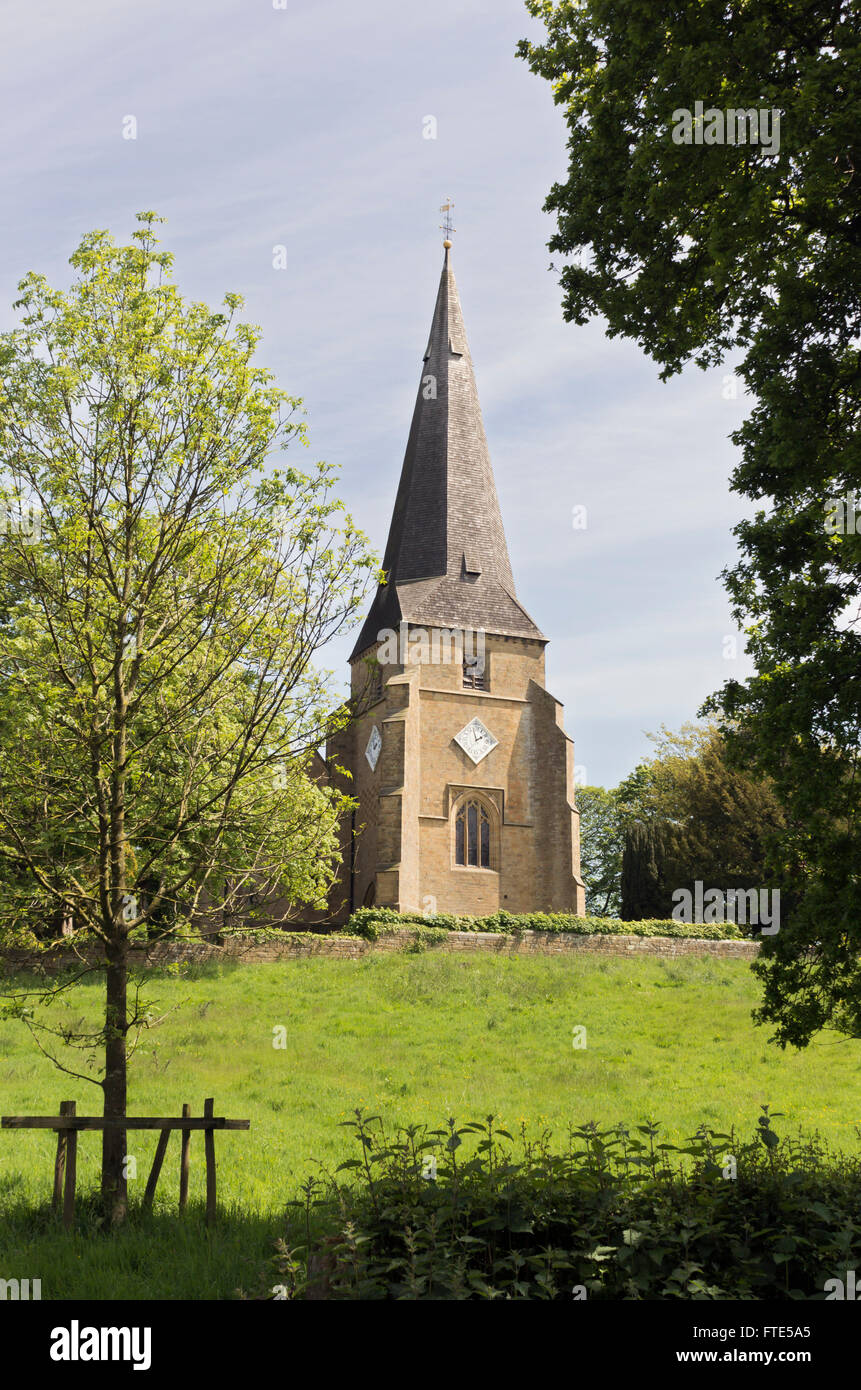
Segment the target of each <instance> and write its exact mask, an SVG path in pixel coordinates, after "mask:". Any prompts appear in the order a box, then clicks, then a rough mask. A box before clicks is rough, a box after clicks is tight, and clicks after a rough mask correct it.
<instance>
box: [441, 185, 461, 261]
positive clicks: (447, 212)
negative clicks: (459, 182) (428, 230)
mask: <svg viewBox="0 0 861 1390" xmlns="http://www.w3.org/2000/svg"><path fill="white" fill-rule="evenodd" d="M453 207H454V203H453V202H452V200H451V198H449V200H448V202H447V203H443V204H442V206H441V208H440V212H441V213H442V215H443V220H442V222H440V224H439V225H440V231H443V232H445V241H444V242H443V246H444V247H445V248H446V250H448V248H449V247H450V246H451V234H452V232H456V231H457V227H453V226H452V225H451V210H452V208H453Z"/></svg>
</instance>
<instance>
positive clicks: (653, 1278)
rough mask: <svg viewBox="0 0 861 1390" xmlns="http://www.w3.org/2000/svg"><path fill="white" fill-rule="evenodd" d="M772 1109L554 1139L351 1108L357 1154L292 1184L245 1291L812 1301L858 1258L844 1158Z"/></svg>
mask: <svg viewBox="0 0 861 1390" xmlns="http://www.w3.org/2000/svg"><path fill="white" fill-rule="evenodd" d="M776 1118H778V1117H777V1116H774V1115H770V1114H769V1109H768V1107H767V1106H764V1107H763V1108H762V1113H761V1114H760V1116H759V1119H758V1123H757V1127H756V1130H755V1132H754V1135H753V1137H752V1138H751V1139H750V1140H748V1141H746V1142H742V1141H741V1140H740V1139H739V1138H738V1137H737V1136H736V1135H735V1134H734V1133H729V1134H721V1133H718V1132H716V1131H714V1130H710V1129H707V1128H706V1127H705V1126H703V1127H702V1128H700V1129H699V1130H698V1131H697V1133H696V1134H695V1135H694V1136H693V1137H692V1138H691V1139H690V1140H688V1141H687V1143H686V1144H684V1145H682V1146H680V1147H677V1146H675V1145H673V1144H669V1143H664V1142H659V1139H660V1133H659V1129H658V1126H657V1125H655V1124H643V1125H637V1126H636V1127H635V1128H634V1129H633V1130H631V1129H629V1128H627V1127H626V1126H624V1125H618V1126H616V1127H615V1128H612V1129H604V1130H602V1129H599V1128H598V1126H597V1125H596V1124H594V1123H591V1124H587V1125H583V1126H581V1127H579V1128H572V1129H571V1130H570V1131H569V1134H568V1138H567V1142H566V1143H565V1144H564V1145H563V1146H562V1147H561V1148H559V1149H554V1148H553V1147H552V1135H551V1134H550V1132H549V1131H544V1132H543V1133H541V1134H539V1135H538V1136H537V1137H530V1136H529V1134H528V1132H527V1130H526V1127H525V1126H524V1127H523V1128H522V1130H521V1134H520V1137H519V1141H517V1142H516V1143H515V1141H514V1140H513V1138H512V1136H511V1134H510V1133H509V1132H508V1131H507V1130H505V1129H502V1128H500V1127H498V1125H497V1123H496V1122H495V1120H494V1117H493V1116H488V1117H487V1118H486V1119H485V1120H484V1121H483V1122H471V1123H469V1124H463V1125H458V1124H457V1123H456V1121H455V1120H454V1119H450V1120H448V1122H447V1123H446V1124H445V1125H443V1126H441V1127H440V1128H439V1129H435V1130H429V1129H426V1128H423V1127H420V1126H418V1125H411V1126H409V1127H408V1128H406V1129H400V1130H397V1131H396V1132H395V1134H394V1135H390V1134H388V1133H387V1132H386V1129H385V1127H384V1126H383V1124H382V1122H381V1121H380V1119H379V1118H378V1117H375V1116H366V1115H364V1114H363V1113H362V1112H361V1111H360V1110H357V1111H355V1118H354V1119H353V1120H350V1121H347V1122H346V1123H347V1126H348V1128H349V1129H351V1130H352V1133H353V1137H354V1139H355V1141H356V1143H357V1146H358V1150H359V1155H358V1157H356V1158H351V1159H348V1160H347V1161H346V1162H344V1163H342V1164H341V1165H340V1168H339V1169H338V1170H337V1171H336V1172H335V1174H329V1175H327V1176H326V1178H325V1179H324V1180H320V1179H315V1178H311V1179H309V1180H308V1181H307V1182H306V1183H305V1184H304V1185H303V1189H302V1191H303V1198H302V1201H301V1202H298V1203H295V1204H291V1205H292V1206H294V1207H295V1209H296V1211H295V1215H294V1216H291V1217H290V1218H289V1223H288V1228H287V1232H286V1235H285V1237H284V1239H282V1240H280V1241H278V1242H277V1243H276V1254H275V1256H274V1258H273V1260H272V1262H271V1264H270V1267H269V1268H268V1269H267V1270H266V1271H265V1272H264V1273H263V1274H262V1276H261V1295H260V1296H261V1297H271V1296H272V1293H271V1292H270V1291H271V1289H272V1286H273V1285H276V1286H280V1287H281V1289H282V1290H283V1292H279V1295H278V1296H279V1297H282V1298H284V1297H286V1298H329V1299H363V1300H367V1299H398V1300H400V1299H420V1300H424V1299H448V1300H465V1299H499V1298H503V1299H521V1300H534V1299H551V1300H568V1301H570V1300H571V1299H572V1298H588V1299H659V1298H660V1299H664V1298H678V1299H730V1298H741V1299H783V1300H785V1299H809V1298H815V1299H822V1298H824V1297H825V1292H824V1290H825V1281H826V1280H828V1279H833V1278H843V1279H845V1278H846V1271H847V1269H851V1268H857V1265H858V1261H859V1258H861V1226H859V1222H858V1210H859V1199H861V1165H859V1160H858V1158H857V1157H856V1158H848V1157H846V1156H845V1155H840V1154H835V1153H833V1152H832V1151H830V1150H828V1149H827V1148H826V1147H825V1146H824V1145H823V1144H822V1143H821V1141H819V1140H818V1139H817V1138H815V1137H814V1138H807V1139H801V1138H799V1139H795V1140H791V1139H786V1138H780V1137H779V1136H778V1135H777V1134H776V1132H775V1130H774V1128H773V1121H774V1120H775V1119H776ZM729 1155H732V1157H733V1158H734V1160H735V1163H736V1165H737V1168H736V1176H735V1178H734V1179H732V1178H730V1177H728V1176H727V1172H728V1163H727V1159H728V1156H729ZM263 1290H266V1292H263ZM243 1296H244V1297H248V1295H247V1294H245V1295H243Z"/></svg>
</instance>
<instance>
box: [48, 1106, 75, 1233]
mask: <svg viewBox="0 0 861 1390" xmlns="http://www.w3.org/2000/svg"><path fill="white" fill-rule="evenodd" d="M70 1106H71V1109H70V1108H69V1107H70ZM74 1113H75V1102H74V1101H73V1100H61V1101H60V1114H61V1115H73V1114H74ZM67 1133H68V1130H65V1129H58V1130H57V1157H56V1158H55V1159H54V1196H53V1198H52V1200H51V1205H52V1207H53V1208H54V1211H59V1210H60V1208H61V1207H62V1205H63V1178H64V1176H65V1173H66V1135H67Z"/></svg>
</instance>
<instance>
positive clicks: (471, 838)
mask: <svg viewBox="0 0 861 1390" xmlns="http://www.w3.org/2000/svg"><path fill="white" fill-rule="evenodd" d="M493 832H494V824H493V815H492V812H491V810H490V807H489V806H487V805H486V803H485V802H484V801H483V800H481V799H480V798H479V797H468V798H467V799H466V800H464V801H461V802H460V804H459V805H458V806H457V807H456V808H455V813H454V862H455V864H457V865H459V866H460V867H461V868H464V869H493V868H495V867H496V854H495V845H494V833H493Z"/></svg>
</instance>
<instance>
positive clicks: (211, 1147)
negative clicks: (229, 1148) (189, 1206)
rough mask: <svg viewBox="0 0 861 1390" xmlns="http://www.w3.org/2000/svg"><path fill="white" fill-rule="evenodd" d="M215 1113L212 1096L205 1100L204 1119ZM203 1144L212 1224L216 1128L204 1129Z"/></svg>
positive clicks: (208, 1220) (207, 1217)
mask: <svg viewBox="0 0 861 1390" xmlns="http://www.w3.org/2000/svg"><path fill="white" fill-rule="evenodd" d="M214 1113H215V1101H214V1100H213V1099H212V1098H210V1099H209V1100H205V1101H204V1102H203V1116H204V1119H209V1118H210V1117H211V1116H212V1115H214ZM203 1146H204V1150H205V1153H206V1221H207V1225H210V1226H211V1225H212V1223H213V1221H214V1220H215V1130H214V1129H205V1130H204V1131H203Z"/></svg>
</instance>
